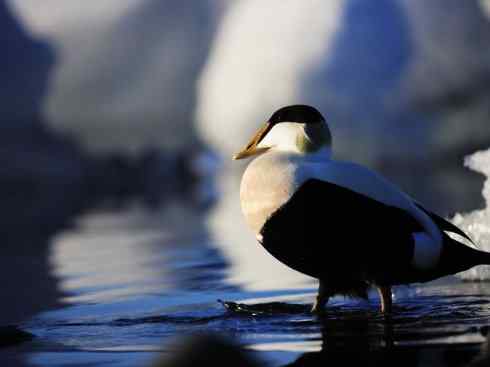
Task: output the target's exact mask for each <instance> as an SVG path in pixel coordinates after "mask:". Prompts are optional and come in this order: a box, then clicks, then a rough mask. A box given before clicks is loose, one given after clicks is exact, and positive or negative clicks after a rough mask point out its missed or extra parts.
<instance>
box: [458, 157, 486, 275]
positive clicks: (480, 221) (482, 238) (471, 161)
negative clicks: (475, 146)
mask: <svg viewBox="0 0 490 367" xmlns="http://www.w3.org/2000/svg"><path fill="white" fill-rule="evenodd" d="M465 166H467V167H469V168H471V169H472V170H474V171H477V172H481V173H483V174H484V175H485V176H486V177H487V179H486V181H485V183H484V185H483V197H484V199H485V204H486V205H485V208H484V209H482V210H475V211H473V212H470V213H463V214H461V213H457V214H456V215H455V216H454V218H452V222H453V223H454V224H456V225H457V226H458V227H460V228H461V229H463V230H464V231H465V232H466V233H468V234H469V235H470V236H471V238H472V239H473V240H474V241H475V243H476V244H477V245H478V248H479V249H480V250H483V251H487V252H490V149H488V150H484V151H479V152H476V153H474V154H472V155H471V156H468V157H466V159H465ZM459 276H460V277H461V278H462V279H466V280H489V279H490V267H489V266H478V267H475V268H473V269H470V270H468V271H466V272H464V273H461V274H459Z"/></svg>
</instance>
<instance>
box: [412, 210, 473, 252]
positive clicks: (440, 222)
mask: <svg viewBox="0 0 490 367" xmlns="http://www.w3.org/2000/svg"><path fill="white" fill-rule="evenodd" d="M415 205H417V206H418V207H419V208H420V209H422V210H423V211H424V212H425V213H426V214H427V215H428V216H429V217H430V218H431V219H432V220H433V221H434V223H435V224H436V225H437V226H438V227H439V228H440V229H441V230H442V231H447V232H452V233H456V234H459V235H460V236H461V237H464V238H466V239H467V240H468V241H470V242H471V243H472V244H474V245H475V243H474V242H473V240H472V239H471V238H470V237H469V236H468V235H467V234H466V233H464V232H463V231H462V230H461V229H460V228H458V227H456V226H455V225H454V224H452V223H451V222H448V221H447V220H445V219H444V218H442V217H440V216H439V215H437V214H435V213H433V212H431V211H429V210H427V209H425V208H424V207H423V206H422V205H420V204H419V203H415ZM475 246H476V245H475Z"/></svg>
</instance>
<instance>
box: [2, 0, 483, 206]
mask: <svg viewBox="0 0 490 367" xmlns="http://www.w3.org/2000/svg"><path fill="white" fill-rule="evenodd" d="M489 9H490V6H489V3H488V1H483V0H482V1H464V2H462V1H458V0H431V1H429V2H427V1H422V0H415V1H414V0H397V1H391V0H381V1H376V2H369V1H362V0H333V1H328V2H325V1H321V0H317V1H315V0H311V1H304V2H299V1H293V0H288V1H284V0H281V1H279V0H278V1H269V2H267V5H264V3H263V2H261V1H258V0H235V1H219V0H216V1H212V0H209V1H197V2H189V1H187V2H182V1H176V0H166V1H156V0H123V1H121V0H104V1H99V2H97V4H94V3H92V2H72V1H70V2H66V1H58V0H45V1H42V2H39V1H36V0H9V1H6V2H3V3H2V5H0V19H2V22H1V27H2V33H1V34H2V36H1V37H2V38H1V40H2V46H3V49H4V57H3V58H2V61H1V62H2V63H4V64H3V65H2V67H1V68H0V73H1V78H2V84H3V88H2V92H1V93H2V100H3V103H2V106H1V107H0V108H1V119H2V124H1V125H0V129H1V134H0V139H1V143H2V144H1V145H2V147H3V150H4V154H3V156H4V157H5V158H6V157H15V164H14V162H12V159H7V161H8V162H7V163H8V164H7V168H6V166H5V165H2V166H3V167H2V168H1V170H2V171H1V176H0V177H1V179H2V180H4V179H5V178H6V177H9V176H16V177H17V176H19V175H20V176H21V177H23V176H25V175H26V174H31V171H32V174H33V175H34V176H36V175H38V174H40V173H42V174H44V175H48V176H49V175H55V174H61V171H62V175H67V174H71V175H72V176H71V177H72V180H74V181H75V182H78V181H79V177H80V176H83V174H84V173H86V168H82V165H81V161H80V160H81V158H82V157H83V158H84V159H86V158H87V157H88V158H89V159H93V157H98V158H100V159H102V158H105V159H108V158H107V157H112V161H111V163H110V166H111V167H114V166H117V167H123V166H124V165H125V164H126V165H131V164H133V165H137V166H139V165H140V163H141V162H140V161H138V159H140V160H143V161H144V162H147V161H151V162H153V160H152V158H154V161H156V162H160V160H159V159H162V152H165V154H166V153H169V154H170V155H171V156H172V154H174V153H177V154H180V153H183V154H184V153H189V152H190V153H191V155H192V154H195V153H197V152H198V151H201V149H203V150H205V149H210V150H212V151H214V152H216V153H218V154H219V155H220V156H221V157H222V158H223V159H224V162H226V161H227V160H228V158H229V156H230V154H231V153H232V152H233V151H234V150H236V148H237V147H240V146H241V145H242V144H243V143H244V142H245V141H246V139H247V138H248V135H249V134H250V133H251V131H253V130H254V129H255V128H256V127H257V126H258V125H259V124H260V122H261V121H263V120H264V119H265V118H267V117H268V116H269V114H270V113H271V112H272V111H273V110H274V109H276V108H278V107H280V106H282V105H284V104H287V103H309V104H313V105H315V106H317V107H318V108H319V109H320V110H321V111H322V112H323V113H324V115H325V116H326V117H327V119H328V121H329V123H330V125H331V127H332V130H333V134H334V139H335V140H334V144H335V151H336V153H337V156H338V157H341V158H343V159H352V160H356V161H360V162H362V163H365V164H368V165H370V166H371V167H373V168H376V169H378V170H380V171H381V172H383V173H384V174H386V175H388V176H389V177H390V178H391V179H392V180H394V181H395V182H397V183H398V184H400V185H402V186H403V187H404V188H405V189H406V190H407V191H409V192H410V193H411V194H412V195H414V196H416V197H417V198H418V199H420V200H421V201H423V202H426V203H427V204H428V205H429V206H431V207H433V208H434V209H436V210H438V211H440V212H442V214H448V213H452V212H454V211H459V210H470V209H473V208H475V207H478V206H481V205H482V203H483V202H482V200H481V195H480V191H481V184H482V178H481V177H479V176H477V175H476V174H472V173H470V172H468V171H467V170H465V169H464V168H463V166H462V163H463V157H464V156H465V155H467V154H469V153H471V152H473V151H475V150H478V149H482V148H486V147H488V146H489V145H490V128H489V116H490V111H489V110H490V104H489V98H490V47H489V46H490V15H489V14H490V11H489ZM29 152H30V153H31V154H29ZM145 155H146V158H147V159H146V160H145V159H144V157H145ZM184 155H185V154H184ZM148 156H149V157H148ZM135 157H136V158H135ZM142 157H143V158H142ZM155 157H157V158H155ZM165 157H166V158H165V159H163V161H164V163H166V164H170V163H168V159H167V157H168V155H167V154H166V155H165ZM172 157H173V156H172ZM186 157H187V156H186ZM128 160H130V163H128V162H127V161H128ZM170 160H171V159H170ZM114 161H116V163H114ZM135 161H136V163H135ZM34 162H36V163H35V164H34ZM103 166H104V167H106V165H103ZM150 166H151V167H152V168H151V169H150V171H151V170H153V169H156V167H154V166H153V165H150ZM155 166H159V165H158V164H155ZM68 168H69V169H68ZM158 169H161V168H158ZM172 169H173V168H172ZM194 169H196V168H195V167H194ZM163 170H164V171H165V173H167V172H166V169H163ZM39 171H41V172H39ZM116 171H117V169H116ZM90 172H92V171H90ZM131 172H133V171H131ZM169 172H173V171H172V170H169ZM150 175H151V174H150ZM163 176H165V174H163ZM99 178H100V177H99Z"/></svg>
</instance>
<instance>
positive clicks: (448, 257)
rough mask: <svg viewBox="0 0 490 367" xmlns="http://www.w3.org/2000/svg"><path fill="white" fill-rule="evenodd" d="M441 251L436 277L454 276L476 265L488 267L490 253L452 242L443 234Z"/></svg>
mask: <svg viewBox="0 0 490 367" xmlns="http://www.w3.org/2000/svg"><path fill="white" fill-rule="evenodd" d="M443 236H444V242H443V249H442V253H441V258H440V260H439V265H438V267H437V270H436V272H437V273H438V276H439V277H440V276H445V275H450V274H456V273H459V272H461V271H465V270H468V269H470V268H472V267H474V266H477V265H490V253H488V252H484V251H480V250H476V249H474V248H472V247H469V246H466V245H464V244H462V243H461V242H458V241H456V240H453V239H452V238H451V237H449V236H448V235H447V234H445V233H444V235H443Z"/></svg>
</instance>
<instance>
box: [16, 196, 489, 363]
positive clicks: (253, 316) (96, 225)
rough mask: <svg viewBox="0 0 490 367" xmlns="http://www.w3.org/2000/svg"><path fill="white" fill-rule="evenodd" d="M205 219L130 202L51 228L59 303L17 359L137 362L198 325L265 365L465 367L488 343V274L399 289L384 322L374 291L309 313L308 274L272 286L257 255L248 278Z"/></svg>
mask: <svg viewBox="0 0 490 367" xmlns="http://www.w3.org/2000/svg"><path fill="white" fill-rule="evenodd" d="M218 210H219V209H218ZM205 219H206V217H205V215H201V214H198V213H197V212H196V211H195V210H193V209H192V208H186V207H185V205H173V206H170V207H167V208H166V209H165V210H161V211H148V210H146V209H142V208H141V207H139V206H138V205H128V206H127V207H124V208H122V209H118V210H113V211H107V210H94V211H92V212H90V213H87V214H85V215H83V216H82V217H80V218H79V219H78V220H77V222H76V224H75V225H74V226H73V227H72V228H70V229H66V230H64V231H63V232H61V233H58V234H57V235H56V236H55V237H54V238H53V239H52V240H51V244H50V253H49V258H50V260H49V262H50V267H51V272H52V274H53V276H54V277H55V278H56V279H58V288H59V291H60V294H62V296H61V299H60V300H59V301H60V302H61V306H60V307H57V308H55V309H53V310H51V311H48V312H43V313H40V314H38V315H36V316H35V317H33V318H32V319H30V320H29V321H28V322H26V323H24V324H23V325H21V326H22V327H23V328H24V329H26V330H28V331H30V332H32V333H33V334H35V335H36V336H37V338H36V339H35V340H34V341H33V342H29V343H26V344H24V346H23V347H22V353H23V355H22V358H23V360H24V361H25V362H27V363H28V364H29V365H32V366H78V365H83V366H145V365H148V364H149V363H151V362H152V361H153V360H154V359H155V358H157V357H160V356H161V355H171V354H172V353H173V352H174V350H173V347H172V345H173V344H172V343H173V341H174V340H175V338H176V337H179V338H182V337H185V336H187V335H192V334H195V333H202V332H206V333H207V332H215V333H218V334H220V335H223V336H225V337H226V338H227V339H230V340H235V341H236V342H237V343H239V344H241V345H243V346H244V347H245V348H246V349H247V350H251V351H252V353H254V354H255V355H256V356H257V357H258V359H259V361H261V362H263V363H266V364H267V365H271V366H281V365H287V364H291V363H297V364H299V365H321V364H323V363H326V362H328V361H330V362H331V361H336V362H339V361H342V362H346V361H349V362H360V361H364V362H366V364H368V365H369V364H372V365H379V364H383V363H381V362H382V361H384V362H386V365H388V363H392V362H396V363H398V364H402V365H420V366H426V365H427V366H429V365H430V366H437V365H453V366H462V365H467V364H469V363H470V362H471V361H474V360H477V359H478V358H480V357H481V355H482V353H484V347H485V344H486V343H485V335H486V333H487V331H488V330H487V325H489V324H490V323H489V321H490V307H489V305H490V284H484V283H462V282H459V281H458V280H456V279H443V280H441V281H438V282H436V283H430V284H427V285H424V286H420V287H400V288H398V289H396V291H395V298H394V299H395V304H396V306H395V312H394V316H393V318H392V319H391V320H390V319H386V318H384V317H383V315H381V314H380V313H379V312H378V308H379V301H378V299H377V297H376V294H375V293H372V294H370V301H369V302H365V301H355V300H350V299H344V298H342V297H338V298H334V299H333V300H332V301H331V302H330V304H329V307H328V309H327V311H326V313H325V314H324V315H323V316H321V317H316V316H312V315H311V314H310V313H309V312H308V310H309V307H310V303H311V301H312V299H313V296H314V292H315V286H316V284H315V282H314V280H311V279H307V278H302V277H301V276H299V275H298V277H299V278H298V279H299V280H297V281H293V280H291V279H286V280H285V284H286V286H285V285H284V283H281V282H278V283H277V285H276V286H274V283H271V280H273V279H271V278H274V276H275V275H274V271H275V270H274V269H273V268H272V265H271V268H269V265H267V263H266V265H263V264H261V261H263V260H262V258H261V257H260V256H259V255H257V254H256V253H253V254H252V257H253V258H252V260H250V259H247V258H246V256H244V257H243V259H242V260H243V262H247V261H252V263H254V262H255V263H256V265H257V267H256V274H253V275H252V276H250V277H247V275H246V273H247V271H246V270H243V269H242V270H240V266H241V264H240V261H242V260H240V258H239V257H236V258H233V257H230V256H227V254H228V253H229V248H228V249H227V248H226V246H227V245H223V244H222V243H221V241H223V239H222V238H220V237H219V236H217V234H216V233H213V232H212V231H211V230H210V228H212V226H208V225H206V221H205ZM228 219H230V220H231V218H228ZM236 226H238V224H236ZM238 239H239V238H238V235H237V244H236V245H237V246H241V245H242V243H240V241H238ZM228 245H229V244H228ZM232 245H234V244H232ZM223 246H225V247H223ZM249 246H250V248H249V249H248V250H250V251H251V249H252V246H254V243H253V242H251V243H249ZM241 250H243V249H241ZM258 251H259V252H257V253H258V254H260V253H262V252H261V251H262V250H261V249H258ZM238 252H240V251H238ZM243 253H247V249H245V251H243ZM262 256H263V257H264V258H266V259H268V255H267V254H265V253H262ZM269 260H270V259H268V260H267V261H269ZM270 261H273V260H270ZM271 264H272V263H271ZM274 265H277V264H274ZM237 269H238V270H237ZM244 269H248V268H247V267H245V268H244ZM252 269H253V267H252ZM269 270H270V272H269ZM283 270H284V271H286V274H289V270H288V269H282V268H281V270H280V271H283ZM291 273H292V271H291ZM244 274H245V275H244ZM294 276H296V275H294ZM287 284H291V285H292V286H291V287H290V288H287ZM218 300H222V301H221V302H219V301H218Z"/></svg>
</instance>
